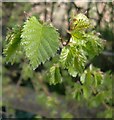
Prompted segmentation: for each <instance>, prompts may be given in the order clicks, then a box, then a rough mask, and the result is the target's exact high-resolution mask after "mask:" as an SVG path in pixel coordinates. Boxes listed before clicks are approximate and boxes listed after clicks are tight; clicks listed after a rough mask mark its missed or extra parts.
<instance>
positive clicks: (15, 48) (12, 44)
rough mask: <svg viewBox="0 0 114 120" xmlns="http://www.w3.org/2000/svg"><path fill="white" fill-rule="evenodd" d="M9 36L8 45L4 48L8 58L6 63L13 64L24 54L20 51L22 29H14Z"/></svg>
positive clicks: (7, 37)
mask: <svg viewBox="0 0 114 120" xmlns="http://www.w3.org/2000/svg"><path fill="white" fill-rule="evenodd" d="M9 34H10V35H9ZM9 34H8V35H7V36H6V40H7V42H8V43H7V45H6V47H5V48H4V51H3V54H4V55H5V56H6V61H7V62H11V64H13V63H14V62H15V61H16V59H17V58H18V56H19V55H21V54H22V53H21V51H20V47H21V45H20V43H21V38H20V36H21V27H15V28H13V30H12V32H11V33H9Z"/></svg>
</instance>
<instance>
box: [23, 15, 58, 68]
mask: <svg viewBox="0 0 114 120" xmlns="http://www.w3.org/2000/svg"><path fill="white" fill-rule="evenodd" d="M21 37H22V41H21V44H22V46H23V48H24V51H25V54H26V56H27V58H28V59H29V60H30V64H31V66H32V68H33V69H36V68H37V67H38V65H40V64H41V63H44V62H45V61H46V60H47V59H49V58H50V57H53V56H54V55H55V53H56V51H57V49H58V48H59V34H58V33H57V32H56V30H55V29H54V28H53V27H51V26H49V25H46V24H41V23H40V22H39V21H38V20H37V19H36V18H35V17H34V16H33V17H31V18H30V19H28V20H27V21H26V22H25V25H24V27H23V30H22V35H21Z"/></svg>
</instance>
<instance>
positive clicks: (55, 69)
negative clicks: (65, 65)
mask: <svg viewBox="0 0 114 120" xmlns="http://www.w3.org/2000/svg"><path fill="white" fill-rule="evenodd" d="M61 82H62V77H61V74H60V69H59V66H58V65H54V66H52V67H51V68H50V78H49V83H50V85H52V84H53V85H56V84H58V83H61Z"/></svg>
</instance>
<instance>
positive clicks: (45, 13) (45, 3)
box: [44, 2, 47, 22]
mask: <svg viewBox="0 0 114 120" xmlns="http://www.w3.org/2000/svg"><path fill="white" fill-rule="evenodd" d="M44 5H45V10H44V21H45V22H46V20H47V2H44Z"/></svg>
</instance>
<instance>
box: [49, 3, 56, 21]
mask: <svg viewBox="0 0 114 120" xmlns="http://www.w3.org/2000/svg"><path fill="white" fill-rule="evenodd" d="M54 5H55V2H52V4H51V15H50V20H51V22H53V12H54Z"/></svg>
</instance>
